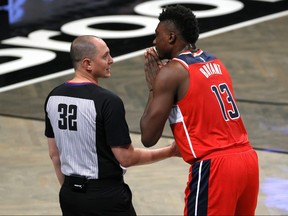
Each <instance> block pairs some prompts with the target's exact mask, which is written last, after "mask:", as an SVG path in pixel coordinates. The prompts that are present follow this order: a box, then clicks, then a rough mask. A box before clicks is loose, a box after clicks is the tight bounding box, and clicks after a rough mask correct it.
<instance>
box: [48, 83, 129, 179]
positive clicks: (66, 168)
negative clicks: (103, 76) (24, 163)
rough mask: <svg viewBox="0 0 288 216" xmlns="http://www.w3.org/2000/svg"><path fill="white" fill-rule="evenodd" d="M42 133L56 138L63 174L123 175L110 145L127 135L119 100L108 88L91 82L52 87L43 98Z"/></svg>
mask: <svg viewBox="0 0 288 216" xmlns="http://www.w3.org/2000/svg"><path fill="white" fill-rule="evenodd" d="M45 135H46V136H47V137H50V138H55V140H56V144H57V147H58V150H59V154H60V161H61V171H62V173H63V174H64V175H67V176H70V175H72V174H74V175H75V174H76V175H81V176H86V177H87V178H89V179H103V178H114V177H119V176H121V175H123V169H122V167H121V166H120V164H119V162H118V161H117V160H116V158H115V156H114V154H113V153H112V150H111V147H113V146H121V145H127V144H130V143H131V139H130V135H129V129H128V125H127V122H126V119H125V109H124V105H123V102H122V100H121V99H120V98H119V97H118V96H117V95H115V94H113V93H112V92H110V91H108V90H106V89H104V88H101V87H100V86H97V85H95V84H92V83H80V84H79V83H77V84H76V83H68V82H66V83H63V84H62V85H60V86H58V87H56V88H55V89H54V90H52V91H51V92H50V94H49V95H48V97H47V99H46V102H45Z"/></svg>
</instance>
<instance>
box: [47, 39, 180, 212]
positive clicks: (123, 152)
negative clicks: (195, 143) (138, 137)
mask: <svg viewBox="0 0 288 216" xmlns="http://www.w3.org/2000/svg"><path fill="white" fill-rule="evenodd" d="M70 54H71V58H72V63H73V66H74V69H75V76H74V78H73V79H72V80H70V81H67V82H65V83H63V84H61V85H60V86H58V87H56V88H55V89H54V90H52V91H51V93H50V94H49V95H48V97H47V99H46V102H45V114H46V119H45V123H46V130H45V135H46V136H47V137H48V147H49V154H50V157H51V159H52V162H53V165H54V169H55V172H56V175H57V177H58V180H59V183H60V185H61V186H62V187H61V190H60V194H59V196H60V206H61V209H62V212H63V215H64V216H65V215H73V216H74V215H81V216H85V215H87V216H92V215H113V216H117V215H122V216H128V215H136V213H135V210H134V207H133V205H132V194H131V191H130V189H129V186H128V185H127V184H125V183H124V181H123V174H124V173H125V170H126V168H127V167H130V166H134V165H141V164H147V163H152V162H156V161H159V160H163V159H165V158H168V157H171V156H174V155H175V153H177V148H176V145H175V144H174V143H173V144H172V145H171V146H168V147H164V148H161V149H154V150H149V149H141V148H134V147H133V145H132V143H131V139H130V136H129V129H128V126H127V123H126V120H125V110H124V105H123V102H122V100H121V99H120V98H119V97H118V96H116V95H115V94H113V93H112V92H110V91H108V90H106V89H104V88H102V87H100V86H99V79H100V78H109V77H110V70H111V64H112V63H113V59H112V57H111V55H110V52H109V48H108V47H107V45H106V43H105V42H104V41H103V40H102V39H100V38H98V37H94V36H80V37H77V38H76V39H75V40H74V41H73V42H72V45H71V50H70Z"/></svg>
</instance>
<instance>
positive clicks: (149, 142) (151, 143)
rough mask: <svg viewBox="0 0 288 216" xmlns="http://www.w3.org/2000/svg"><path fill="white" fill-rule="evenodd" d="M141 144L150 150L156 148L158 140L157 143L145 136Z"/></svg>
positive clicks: (142, 136)
mask: <svg viewBox="0 0 288 216" xmlns="http://www.w3.org/2000/svg"><path fill="white" fill-rule="evenodd" d="M141 142H142V144H143V145H144V146H145V147H146V148H149V147H152V146H154V145H155V144H156V143H157V140H156V141H155V140H153V139H151V138H149V137H146V136H145V135H141Z"/></svg>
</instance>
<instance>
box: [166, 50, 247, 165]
mask: <svg viewBox="0 0 288 216" xmlns="http://www.w3.org/2000/svg"><path fill="white" fill-rule="evenodd" d="M173 60H176V61H178V62H180V63H181V64H182V65H183V66H184V67H185V68H186V69H187V71H188V72H189V76H190V84H189V89H188V92H187V94H186V95H185V97H184V98H183V99H182V100H180V101H178V102H177V104H176V105H175V106H174V107H173V110H172V111H171V114H170V118H169V120H170V124H171V128H172V131H173V133H174V136H175V139H176V141H177V143H178V144H179V146H180V150H181V153H182V155H183V158H184V160H185V161H187V162H189V163H193V162H194V161H195V160H198V159H205V158H209V157H212V156H213V155H216V154H225V152H230V151H234V150H235V151H238V150H239V147H240V149H241V147H243V148H244V149H246V148H251V146H250V144H249V141H248V136H247V132H246V130H245V127H244V124H243V121H242V119H241V116H240V112H239V110H238V107H237V104H236V100H235V95H234V92H233V87H232V80H231V78H230V75H229V73H228V71H227V69H226V68H225V66H224V65H223V64H222V63H221V61H220V60H219V59H217V58H215V57H214V56H212V55H210V54H208V53H205V52H203V51H202V50H199V51H198V52H197V53H193V54H192V53H191V52H186V53H182V54H180V55H179V56H178V57H177V58H174V59H173ZM236 149H237V150H236ZM240 151H241V150H240Z"/></svg>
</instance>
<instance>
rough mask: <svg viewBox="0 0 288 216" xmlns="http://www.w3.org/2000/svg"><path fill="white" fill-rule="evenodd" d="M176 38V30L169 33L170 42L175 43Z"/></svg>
mask: <svg viewBox="0 0 288 216" xmlns="http://www.w3.org/2000/svg"><path fill="white" fill-rule="evenodd" d="M175 40H176V34H175V32H170V34H169V42H170V43H174V42H175Z"/></svg>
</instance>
